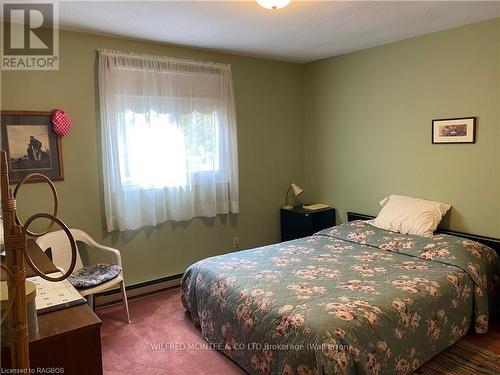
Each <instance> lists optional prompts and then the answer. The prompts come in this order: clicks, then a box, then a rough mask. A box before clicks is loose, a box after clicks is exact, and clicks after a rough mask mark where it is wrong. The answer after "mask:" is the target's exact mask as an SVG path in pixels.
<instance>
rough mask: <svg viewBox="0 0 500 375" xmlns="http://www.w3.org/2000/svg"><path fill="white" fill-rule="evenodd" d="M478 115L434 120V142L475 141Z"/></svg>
mask: <svg viewBox="0 0 500 375" xmlns="http://www.w3.org/2000/svg"><path fill="white" fill-rule="evenodd" d="M475 142H476V117H463V118H449V119H440V120H432V143H475Z"/></svg>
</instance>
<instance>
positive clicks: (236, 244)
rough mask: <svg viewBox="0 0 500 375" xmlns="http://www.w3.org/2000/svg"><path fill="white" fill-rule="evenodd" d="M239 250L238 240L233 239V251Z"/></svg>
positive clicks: (236, 238) (237, 238)
mask: <svg viewBox="0 0 500 375" xmlns="http://www.w3.org/2000/svg"><path fill="white" fill-rule="evenodd" d="M239 248H240V238H239V237H233V249H234V250H238V249H239Z"/></svg>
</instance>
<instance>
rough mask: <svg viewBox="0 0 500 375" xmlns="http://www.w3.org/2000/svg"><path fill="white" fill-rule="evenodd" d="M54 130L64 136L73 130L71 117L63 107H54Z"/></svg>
mask: <svg viewBox="0 0 500 375" xmlns="http://www.w3.org/2000/svg"><path fill="white" fill-rule="evenodd" d="M50 121H51V122H52V130H53V131H54V133H56V134H57V135H59V136H61V137H64V136H65V135H66V134H68V133H69V131H70V130H71V119H70V118H69V116H68V114H67V113H66V112H64V111H63V110H62V109H53V110H52V112H51V113H50Z"/></svg>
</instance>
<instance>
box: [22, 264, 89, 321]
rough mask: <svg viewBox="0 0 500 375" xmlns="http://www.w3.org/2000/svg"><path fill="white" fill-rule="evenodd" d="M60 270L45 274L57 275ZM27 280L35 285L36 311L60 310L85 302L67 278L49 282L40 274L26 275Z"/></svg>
mask: <svg viewBox="0 0 500 375" xmlns="http://www.w3.org/2000/svg"><path fill="white" fill-rule="evenodd" d="M61 275H62V273H61V272H54V273H49V274H47V276H51V277H58V276H61ZM27 280H29V281H31V282H33V283H34V284H35V285H36V300H35V301H36V312H37V314H43V313H46V312H49V311H54V310H60V309H63V308H65V307H70V306H74V305H79V304H81V303H85V302H86V299H85V298H83V297H82V296H81V295H80V293H78V291H77V290H76V289H75V287H74V286H73V285H71V283H70V282H69V281H68V280H63V281H57V282H51V281H48V280H45V279H42V278H41V277H40V276H35V277H28V278H27Z"/></svg>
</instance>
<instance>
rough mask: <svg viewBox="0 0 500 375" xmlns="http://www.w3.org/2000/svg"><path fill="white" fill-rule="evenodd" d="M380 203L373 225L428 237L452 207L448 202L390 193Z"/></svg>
mask: <svg viewBox="0 0 500 375" xmlns="http://www.w3.org/2000/svg"><path fill="white" fill-rule="evenodd" d="M380 205H381V206H382V209H381V210H380V212H379V214H378V216H377V217H376V218H375V219H374V220H372V221H371V224H372V225H374V226H376V227H377V228H381V229H385V230H390V231H392V232H399V233H403V234H415V235H417V236H426V237H429V236H432V234H433V233H434V231H435V230H436V228H437V226H438V225H439V223H440V222H441V219H442V218H443V216H444V215H445V214H446V212H447V211H448V210H449V209H450V207H451V206H450V205H449V204H446V203H441V202H433V201H428V200H424V199H417V198H412V197H405V196H402V195H390V196H388V197H386V198H384V199H383V200H382V201H381V202H380Z"/></svg>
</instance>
